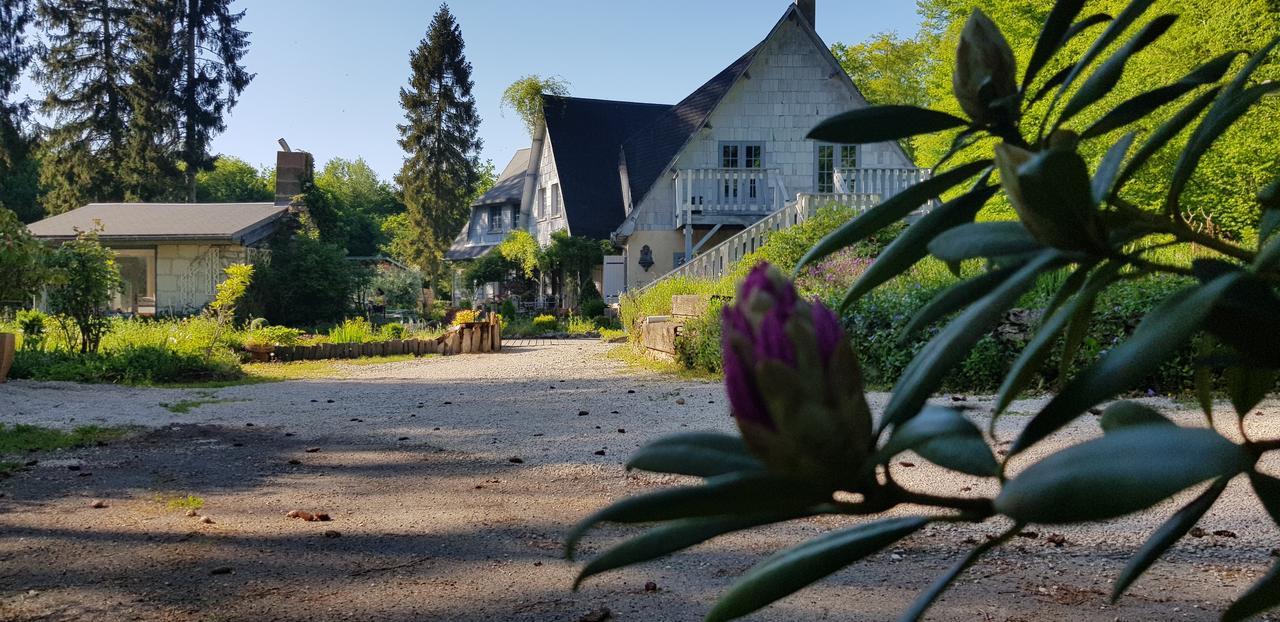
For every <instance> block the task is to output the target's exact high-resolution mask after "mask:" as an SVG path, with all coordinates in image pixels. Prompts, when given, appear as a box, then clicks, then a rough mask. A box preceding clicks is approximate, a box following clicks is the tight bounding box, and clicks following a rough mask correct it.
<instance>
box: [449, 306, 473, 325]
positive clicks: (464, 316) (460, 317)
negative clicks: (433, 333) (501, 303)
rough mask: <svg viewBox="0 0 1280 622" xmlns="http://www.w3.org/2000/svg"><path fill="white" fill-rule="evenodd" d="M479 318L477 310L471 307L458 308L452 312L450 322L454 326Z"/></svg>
mask: <svg viewBox="0 0 1280 622" xmlns="http://www.w3.org/2000/svg"><path fill="white" fill-rule="evenodd" d="M479 320H480V312H479V311H476V310H473V309H460V310H459V311H458V312H457V313H454V314H453V321H452V322H450V323H451V324H452V325H454V326H461V325H462V324H470V323H472V322H477V321H479Z"/></svg>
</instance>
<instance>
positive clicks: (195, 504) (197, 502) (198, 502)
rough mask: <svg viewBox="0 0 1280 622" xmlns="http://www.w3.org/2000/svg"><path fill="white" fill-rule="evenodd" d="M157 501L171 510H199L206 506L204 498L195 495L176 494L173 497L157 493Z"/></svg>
mask: <svg viewBox="0 0 1280 622" xmlns="http://www.w3.org/2000/svg"><path fill="white" fill-rule="evenodd" d="M156 501H157V502H158V503H161V504H163V505H164V506H165V507H167V508H169V509H170V510H198V509H200V508H202V507H204V499H201V498H200V497H197V496H195V495H174V496H171V497H165V496H162V495H156Z"/></svg>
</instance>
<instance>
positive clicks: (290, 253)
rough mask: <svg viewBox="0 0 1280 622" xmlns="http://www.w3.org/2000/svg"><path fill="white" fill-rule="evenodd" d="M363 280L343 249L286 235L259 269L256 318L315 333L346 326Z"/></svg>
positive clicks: (253, 295)
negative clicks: (323, 327) (324, 326)
mask: <svg viewBox="0 0 1280 622" xmlns="http://www.w3.org/2000/svg"><path fill="white" fill-rule="evenodd" d="M362 279H363V274H362V270H361V269H360V268H359V266H357V265H355V264H353V263H351V262H350V261H347V253H346V251H345V250H343V248H342V247H341V246H338V245H336V244H329V243H326V242H322V241H320V240H317V239H313V238H311V237H309V236H306V235H294V234H281V235H280V236H279V237H277V239H276V240H275V241H274V242H273V243H272V245H271V254H270V255H269V256H267V257H264V258H263V259H262V260H261V261H259V262H258V263H257V264H256V265H255V267H254V278H253V282H252V283H251V284H250V285H249V299H250V301H251V307H252V310H253V313H254V314H255V315H257V316H259V317H264V318H266V319H267V321H269V322H271V323H272V324H277V325H282V326H295V327H314V326H317V325H319V324H326V323H333V322H340V321H342V318H343V317H345V316H346V314H347V312H348V311H350V310H351V303H352V297H353V295H354V294H355V292H356V291H358V289H359V287H360V284H361V281H362Z"/></svg>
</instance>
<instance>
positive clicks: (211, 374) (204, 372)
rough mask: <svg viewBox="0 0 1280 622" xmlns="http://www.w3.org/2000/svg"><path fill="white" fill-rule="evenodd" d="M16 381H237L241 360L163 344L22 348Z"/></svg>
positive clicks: (222, 353)
mask: <svg viewBox="0 0 1280 622" xmlns="http://www.w3.org/2000/svg"><path fill="white" fill-rule="evenodd" d="M11 374H12V375H13V377H14V378H25V379H30V380H57V381H66V382H85V383H108V384H130V385H153V384H174V383H193V382H209V381H221V380H235V379H238V378H241V377H242V376H243V372H242V371H241V370H240V360H239V359H238V358H237V357H236V356H235V355H233V354H231V353H230V352H228V351H216V352H214V353H212V354H210V355H205V354H203V353H200V354H191V353H183V352H177V351H174V350H173V349H170V348H167V347H164V346H129V347H125V348H121V349H114V350H110V351H104V352H93V353H76V352H67V351H65V350H56V351H52V352H50V351H34V350H23V351H21V352H19V353H18V354H17V356H15V357H14V361H13V370H12V372H11Z"/></svg>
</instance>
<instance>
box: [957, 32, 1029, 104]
mask: <svg viewBox="0 0 1280 622" xmlns="http://www.w3.org/2000/svg"><path fill="white" fill-rule="evenodd" d="M1017 73H1018V64H1017V63H1016V62H1014V59H1013V50H1012V49H1011V48H1010V47H1009V42H1008V41H1006V40H1005V38H1004V35H1003V34H1001V33H1000V28H998V27H997V26H996V25H995V22H992V21H991V18H989V17H987V14H986V13H983V12H982V10H981V9H974V10H973V13H972V14H970V15H969V20H968V21H967V22H965V25H964V30H963V31H962V32H961V33H960V46H959V48H957V49H956V66H955V70H954V71H953V72H952V74H951V88H952V91H953V92H954V93H955V96H956V100H957V101H959V102H960V107H961V108H963V109H964V112H965V114H967V115H969V118H970V119H973V120H974V121H975V122H977V123H980V124H985V123H989V122H991V121H992V120H993V119H992V110H991V105H992V104H993V103H996V102H999V101H1000V100H1006V101H1007V100H1008V99H1009V98H1011V97H1012V96H1013V95H1014V94H1016V93H1017V91H1018V83H1017Z"/></svg>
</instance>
